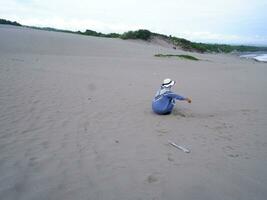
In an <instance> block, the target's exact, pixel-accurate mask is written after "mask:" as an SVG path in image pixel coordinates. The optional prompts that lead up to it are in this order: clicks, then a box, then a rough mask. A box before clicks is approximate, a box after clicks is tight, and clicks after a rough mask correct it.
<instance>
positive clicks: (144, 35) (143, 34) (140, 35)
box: [121, 29, 152, 40]
mask: <svg viewBox="0 0 267 200" xmlns="http://www.w3.org/2000/svg"><path fill="white" fill-rule="evenodd" d="M151 36H152V33H151V32H150V31H149V30H145V29H140V30H137V31H128V32H125V33H123V34H122V35H121V39H123V40H127V39H141V40H149V39H150V38H151Z"/></svg>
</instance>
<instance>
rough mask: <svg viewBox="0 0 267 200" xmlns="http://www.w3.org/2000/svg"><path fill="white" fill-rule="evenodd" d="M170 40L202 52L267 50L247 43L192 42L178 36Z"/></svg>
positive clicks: (186, 48) (183, 46)
mask: <svg viewBox="0 0 267 200" xmlns="http://www.w3.org/2000/svg"><path fill="white" fill-rule="evenodd" d="M170 41H171V42H172V43H173V44H174V45H175V46H179V47H181V48H182V49H183V50H186V51H196V52H200V53H204V52H215V53H230V52H233V51H239V52H246V51H267V47H255V46H245V45H226V44H205V43H197V42H191V41H189V40H186V39H183V38H177V37H171V36H170Z"/></svg>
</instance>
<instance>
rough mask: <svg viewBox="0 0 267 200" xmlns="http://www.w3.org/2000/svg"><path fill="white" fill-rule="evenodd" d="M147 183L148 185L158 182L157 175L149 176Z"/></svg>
mask: <svg viewBox="0 0 267 200" xmlns="http://www.w3.org/2000/svg"><path fill="white" fill-rule="evenodd" d="M147 182H148V183H155V182H158V178H157V177H156V176H155V175H153V174H152V175H149V176H148V177H147Z"/></svg>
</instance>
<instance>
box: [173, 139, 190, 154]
mask: <svg viewBox="0 0 267 200" xmlns="http://www.w3.org/2000/svg"><path fill="white" fill-rule="evenodd" d="M168 142H169V144H170V145H172V146H174V147H176V148H177V149H180V150H182V151H183V152H185V153H190V150H188V149H186V148H184V147H182V146H180V145H177V144H176V143H174V142H172V141H170V140H168Z"/></svg>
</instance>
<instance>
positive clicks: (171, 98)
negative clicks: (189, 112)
mask: <svg viewBox="0 0 267 200" xmlns="http://www.w3.org/2000/svg"><path fill="white" fill-rule="evenodd" d="M174 84H175V81H172V80H171V79H164V81H163V84H162V85H161V87H160V89H159V90H158V91H157V93H156V95H155V97H154V99H153V101H152V110H153V111H154V112H155V113H157V114H161V115H166V114H170V113H171V112H172V110H173V107H174V105H175V100H180V101H187V102H188V103H191V99H190V98H186V97H183V96H180V95H178V94H175V93H173V92H172V91H171V87H172V86H173V85H174Z"/></svg>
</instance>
